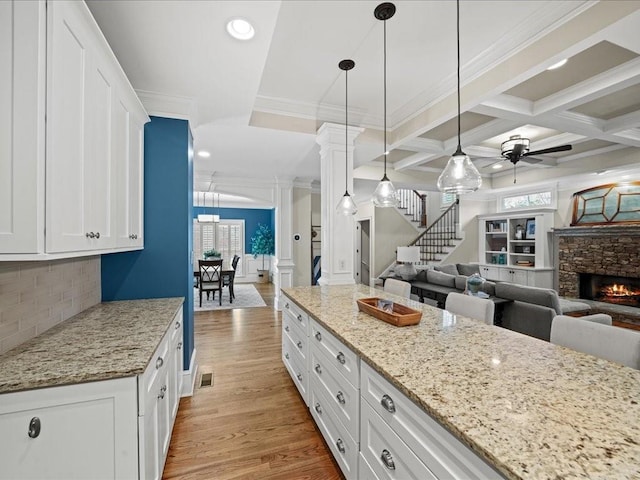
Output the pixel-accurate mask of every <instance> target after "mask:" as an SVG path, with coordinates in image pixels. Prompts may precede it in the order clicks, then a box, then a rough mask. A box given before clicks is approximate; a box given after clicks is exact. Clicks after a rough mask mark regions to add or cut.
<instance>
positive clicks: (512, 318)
mask: <svg viewBox="0 0 640 480" xmlns="http://www.w3.org/2000/svg"><path fill="white" fill-rule="evenodd" d="M500 285H502V284H501V283H498V284H496V294H498V291H499V289H498V287H500ZM527 288H532V287H527ZM497 296H501V295H497ZM503 298H504V297H503ZM555 316H556V312H555V310H554V309H553V308H549V307H543V306H541V305H535V304H533V303H527V302H526V301H523V302H521V301H518V300H515V301H513V302H511V303H507V304H506V305H505V306H504V310H503V313H502V326H503V327H504V328H508V329H509V330H513V331H514V332H519V333H523V334H525V335H529V336H531V337H536V338H539V339H540V340H545V341H547V342H548V341H549V337H550V334H551V322H552V321H553V318H554V317H555Z"/></svg>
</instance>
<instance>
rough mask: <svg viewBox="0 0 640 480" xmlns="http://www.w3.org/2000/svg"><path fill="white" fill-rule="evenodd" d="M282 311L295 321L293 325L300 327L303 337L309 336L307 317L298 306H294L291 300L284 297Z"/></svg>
mask: <svg viewBox="0 0 640 480" xmlns="http://www.w3.org/2000/svg"><path fill="white" fill-rule="evenodd" d="M282 311H283V312H284V313H286V314H288V315H289V316H290V317H291V318H293V319H294V320H295V321H296V322H295V323H296V324H297V325H298V326H299V327H300V329H301V330H302V331H303V332H304V334H305V335H307V336H308V335H309V333H308V332H309V315H307V314H306V313H305V312H304V311H303V310H302V309H301V308H300V307H299V306H298V305H296V304H295V303H294V302H293V301H292V300H291V299H289V298H287V297H284V309H283V310H282ZM283 317H284V315H283Z"/></svg>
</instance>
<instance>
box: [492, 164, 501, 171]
mask: <svg viewBox="0 0 640 480" xmlns="http://www.w3.org/2000/svg"><path fill="white" fill-rule="evenodd" d="M493 168H494V169H496V170H498V169H499V168H502V164H501V163H496V164H495V165H494V166H493Z"/></svg>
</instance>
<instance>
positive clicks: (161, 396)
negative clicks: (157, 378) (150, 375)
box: [158, 385, 167, 400]
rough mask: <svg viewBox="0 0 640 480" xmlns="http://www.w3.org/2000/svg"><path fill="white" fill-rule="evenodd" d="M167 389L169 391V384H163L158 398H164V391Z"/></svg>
mask: <svg viewBox="0 0 640 480" xmlns="http://www.w3.org/2000/svg"><path fill="white" fill-rule="evenodd" d="M166 391H167V386H166V385H163V386H162V388H161V389H160V394H159V395H158V398H159V399H160V400H162V399H163V398H164V392H166Z"/></svg>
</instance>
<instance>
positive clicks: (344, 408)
mask: <svg viewBox="0 0 640 480" xmlns="http://www.w3.org/2000/svg"><path fill="white" fill-rule="evenodd" d="M317 349H318V347H317V346H316V345H313V344H312V347H311V352H310V361H311V363H310V368H309V376H310V377H311V382H312V383H313V388H318V389H321V390H322V391H323V392H324V394H325V397H327V400H328V401H330V402H331V406H332V407H333V410H334V411H335V413H336V415H337V417H338V418H339V419H340V421H341V422H342V424H343V425H344V426H345V427H346V429H347V430H348V432H349V434H350V435H351V437H352V438H354V439H357V438H358V428H359V427H358V423H359V418H360V417H359V415H360V412H359V410H360V392H359V391H358V390H357V389H356V388H355V387H354V386H353V385H351V384H350V383H349V382H347V380H346V379H345V378H344V377H343V376H342V375H341V374H340V373H338V370H337V369H336V368H335V367H334V366H333V365H331V364H330V363H329V361H328V360H327V359H326V358H325V356H324V355H321V354H319V353H318V350H317Z"/></svg>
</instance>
